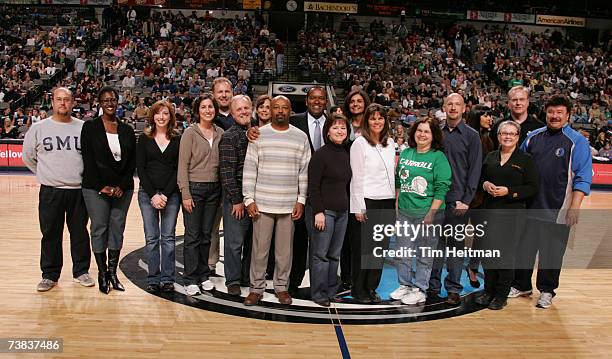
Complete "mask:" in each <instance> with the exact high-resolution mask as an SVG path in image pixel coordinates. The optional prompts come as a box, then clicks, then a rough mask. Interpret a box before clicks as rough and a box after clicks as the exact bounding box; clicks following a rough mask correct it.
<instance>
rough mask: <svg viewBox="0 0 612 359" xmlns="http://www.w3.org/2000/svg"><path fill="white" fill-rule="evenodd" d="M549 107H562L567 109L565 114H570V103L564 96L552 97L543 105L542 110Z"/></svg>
mask: <svg viewBox="0 0 612 359" xmlns="http://www.w3.org/2000/svg"><path fill="white" fill-rule="evenodd" d="M551 106H563V107H565V108H566V109H567V113H570V112H572V101H570V99H569V98H568V97H567V96H565V95H553V96H551V97H550V98H549V99H548V101H546V104H545V105H544V110H545V111H546V110H548V108H549V107H551Z"/></svg>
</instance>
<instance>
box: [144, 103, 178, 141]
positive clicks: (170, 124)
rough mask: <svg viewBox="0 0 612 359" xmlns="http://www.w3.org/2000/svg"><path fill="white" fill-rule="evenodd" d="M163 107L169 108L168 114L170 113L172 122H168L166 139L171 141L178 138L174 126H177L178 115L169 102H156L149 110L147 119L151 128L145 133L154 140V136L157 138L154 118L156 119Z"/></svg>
mask: <svg viewBox="0 0 612 359" xmlns="http://www.w3.org/2000/svg"><path fill="white" fill-rule="evenodd" d="M162 107H165V108H167V109H168V112H170V121H168V129H167V130H166V137H167V138H168V139H170V138H172V137H176V136H178V133H177V132H176V130H175V129H174V126H175V125H176V114H175V113H174V106H173V105H172V104H171V103H170V102H168V101H164V100H160V101H157V102H155V103H154V104H153V105H152V106H151V108H150V109H149V116H148V118H147V122H148V123H149V127H148V128H146V129H145V130H144V131H143V132H144V134H145V135H146V136H147V137H149V138H153V136H155V133H156V131H157V129H156V127H155V120H154V118H155V115H156V114H157V113H158V112H159V110H160V109H161V108H162Z"/></svg>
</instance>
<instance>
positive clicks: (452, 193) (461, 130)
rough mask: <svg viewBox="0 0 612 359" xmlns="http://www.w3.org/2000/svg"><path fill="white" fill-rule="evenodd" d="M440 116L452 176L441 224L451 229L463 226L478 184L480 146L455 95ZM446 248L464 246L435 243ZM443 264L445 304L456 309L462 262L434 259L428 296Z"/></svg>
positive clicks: (437, 287) (434, 289) (436, 286)
mask: <svg viewBox="0 0 612 359" xmlns="http://www.w3.org/2000/svg"><path fill="white" fill-rule="evenodd" d="M444 112H446V124H445V125H444V127H443V128H442V133H443V134H444V139H443V142H442V143H443V146H444V153H445V154H446V157H447V158H448V162H449V163H450V165H451V169H452V172H453V176H452V183H451V187H450V190H449V191H448V193H447V194H446V210H445V213H444V214H445V218H446V219H445V222H446V224H450V225H453V226H456V225H461V224H467V222H468V216H467V212H468V209H469V204H470V203H471V202H472V199H473V198H474V195H475V194H476V188H477V187H478V181H479V180H480V169H481V167H482V145H481V143H480V136H479V134H478V132H476V130H474V129H472V128H471V127H469V126H467V125H466V124H465V122H464V121H463V113H464V112H465V101H464V99H463V97H462V96H461V95H460V94H458V93H452V94H450V95H448V96H447V97H446V98H445V99H444ZM446 247H457V248H459V249H463V247H465V242H464V241H463V240H456V239H455V238H452V237H447V238H445V240H441V241H439V243H438V249H441V250H443V251H444V252H445V253H446ZM445 260H446V269H447V271H448V275H447V276H446V279H445V280H444V287H445V288H446V291H447V292H448V298H447V299H446V302H447V303H449V304H451V305H457V304H459V302H460V301H461V297H460V294H461V291H462V290H463V286H462V285H461V273H462V271H463V267H464V258H461V257H459V258H458V257H448V258H436V259H435V261H434V266H433V269H432V272H431V277H430V280H429V292H430V294H438V293H439V292H440V288H441V286H442V283H441V277H440V276H441V273H442V267H444V262H445Z"/></svg>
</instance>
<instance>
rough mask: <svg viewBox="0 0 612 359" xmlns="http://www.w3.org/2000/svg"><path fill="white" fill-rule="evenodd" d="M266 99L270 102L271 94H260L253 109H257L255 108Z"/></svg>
mask: <svg viewBox="0 0 612 359" xmlns="http://www.w3.org/2000/svg"><path fill="white" fill-rule="evenodd" d="M266 100H269V101H270V104H272V96H270V95H261V96H259V97H258V98H257V101H255V110H257V108H259V106H261V105H263V104H264V103H265V102H266Z"/></svg>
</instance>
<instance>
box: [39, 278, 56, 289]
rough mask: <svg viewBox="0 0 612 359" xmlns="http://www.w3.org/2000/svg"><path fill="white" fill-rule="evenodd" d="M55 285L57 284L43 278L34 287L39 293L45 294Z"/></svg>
mask: <svg viewBox="0 0 612 359" xmlns="http://www.w3.org/2000/svg"><path fill="white" fill-rule="evenodd" d="M56 285H57V282H54V281H52V280H51V279H47V278H43V279H42V280H41V281H40V283H38V285H37V286H36V290H37V291H39V292H46V291H48V290H51V288H53V287H55V286H56Z"/></svg>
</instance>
